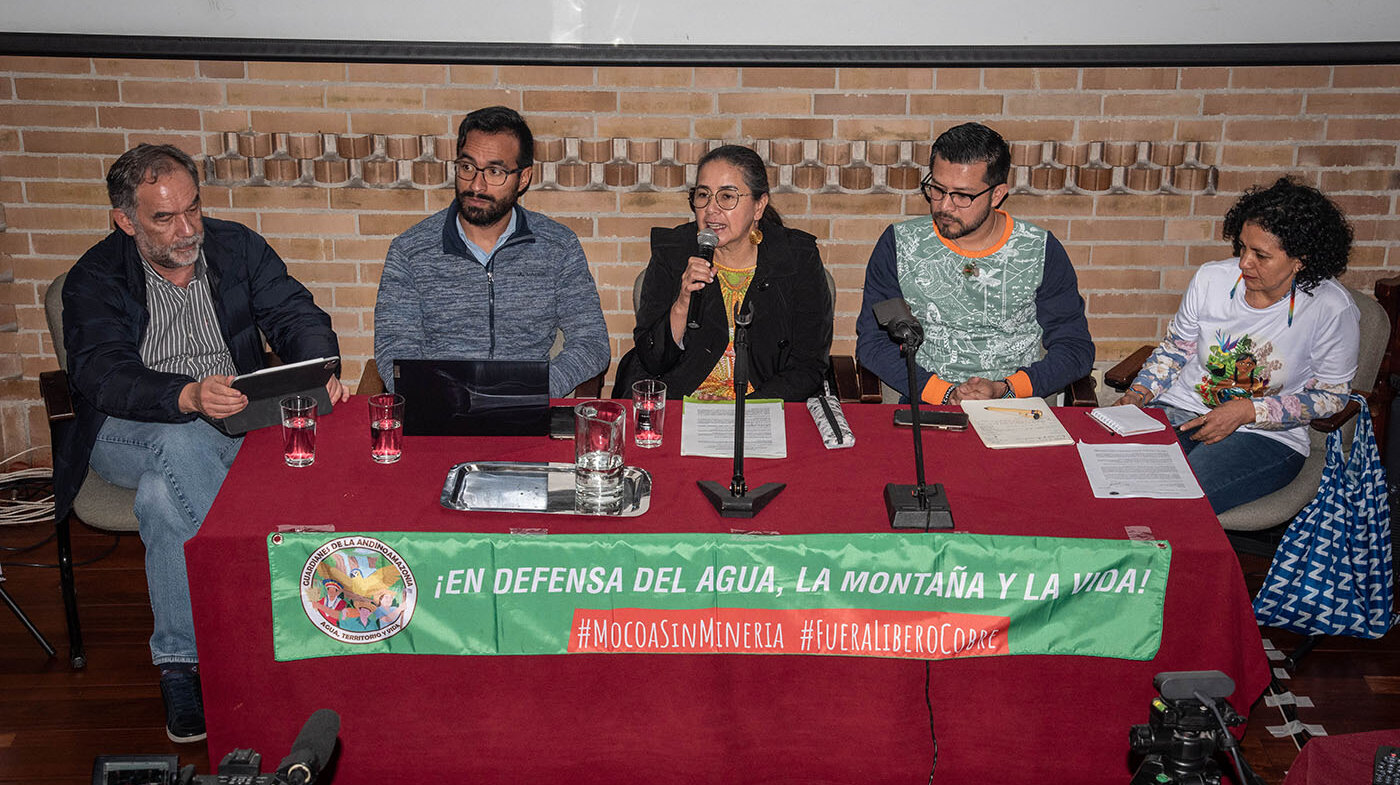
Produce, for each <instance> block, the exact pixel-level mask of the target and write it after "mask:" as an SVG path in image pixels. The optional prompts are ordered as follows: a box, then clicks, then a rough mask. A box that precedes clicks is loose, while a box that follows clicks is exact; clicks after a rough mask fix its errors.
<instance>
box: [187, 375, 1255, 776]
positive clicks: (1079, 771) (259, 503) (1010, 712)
mask: <svg viewBox="0 0 1400 785" xmlns="http://www.w3.org/2000/svg"><path fill="white" fill-rule="evenodd" d="M892 409H893V407H889V406H880V405H852V406H847V407H846V414H847V417H848V418H849V419H850V422H851V427H852V428H853V429H854V431H855V434H856V439H857V442H856V446H855V447H854V448H851V449H844V450H826V449H825V448H823V447H822V445H821V442H820V439H819V437H818V435H817V431H816V428H815V427H814V426H813V424H812V422H811V418H810V415H808V413H807V411H806V409H805V408H803V407H800V406H789V407H788V411H787V429H788V432H787V436H788V456H789V457H788V458H787V459H786V460H781V461H777V460H750V461H748V463H747V466H746V469H747V471H746V474H747V477H748V480H749V484H750V487H754V486H757V485H758V484H760V483H763V482H768V481H779V482H786V483H787V484H788V487H787V489H786V490H785V491H783V492H782V494H781V495H779V496H778V497H777V499H776V500H775V501H774V502H773V503H772V504H771V505H770V506H769V507H768V508H767V509H766V510H764V511H763V512H762V513H761V514H760V515H759V516H758V517H757V518H755V519H753V520H747V521H746V520H738V519H726V518H721V517H719V515H718V514H717V513H715V512H714V511H713V509H712V508H711V507H710V506H709V505H708V504H707V503H705V501H704V500H703V499H702V497H701V495H700V492H699V491H698V490H697V489H696V487H695V482H694V481H695V480H696V479H712V480H717V481H720V482H721V483H722V484H726V485H727V484H728V480H729V476H730V474H731V463H730V461H729V460H727V459H712V458H693V457H684V458H683V457H681V456H680V426H681V420H680V416H679V415H680V407H679V406H676V408H675V410H674V411H673V412H671V416H670V417H668V418H667V422H666V437H665V445H664V446H663V447H661V448H658V449H655V450H641V449H629V450H628V454H627V462H628V463H629V464H632V465H636V466H641V467H642V468H645V469H647V470H648V471H650V472H651V474H652V476H653V478H654V482H655V487H654V493H653V496H652V501H651V509H650V510H649V511H648V512H647V514H646V515H644V516H642V517H638V518H628V519H609V518H595V517H579V518H575V517H571V516H551V515H531V514H519V515H510V514H493V513H462V512H455V511H450V510H445V509H443V508H442V507H441V506H440V505H439V501H438V499H439V495H440V491H441V488H442V483H443V480H444V478H445V477H446V475H447V472H448V470H449V468H450V467H452V466H453V465H454V464H457V463H460V462H463V461H470V460H513V461H541V460H546V461H548V460H553V461H571V460H572V459H573V445H572V443H571V442H569V441H554V440H549V439H545V438H445V437H443V438H427V437H408V438H406V439H405V444H404V457H403V459H402V460H401V461H399V462H398V463H396V464H393V465H389V466H380V465H376V464H373V463H371V461H370V459H369V428H368V414H367V412H366V406H365V401H364V399H363V398H358V397H357V398H354V399H352V400H351V401H350V402H349V403H346V404H342V405H341V406H339V407H337V409H336V410H335V412H333V413H332V414H330V415H328V416H325V417H322V418H321V420H320V423H319V424H318V430H319V433H318V440H319V441H318V444H317V457H316V464H315V465H314V466H312V467H309V468H305V469H291V468H288V467H286V466H285V465H283V462H282V457H281V444H280V434H279V433H278V431H277V429H266V430H262V431H258V432H255V433H253V434H250V435H249V436H248V438H247V440H246V441H245V443H244V445H243V448H242V450H241V451H240V453H239V455H238V460H237V461H236V462H235V464H234V466H233V470H232V471H231V472H230V473H229V476H228V479H227V480H226V481H225V483H224V486H223V489H222V491H221V492H220V494H219V497H218V499H217V501H216V502H215V504H214V508H213V510H212V511H211V512H210V514H209V516H208V518H207V520H206V521H205V523H204V527H203V529H202V530H201V532H200V534H199V536H197V537H196V538H195V539H193V540H192V541H191V542H190V544H189V545H188V547H187V553H188V559H189V574H190V585H191V586H190V587H191V594H192V595H193V598H194V612H195V625H196V632H197V634H198V638H199V654H200V663H201V670H202V671H203V674H204V675H203V680H204V691H205V705H206V712H207V719H208V725H209V752H210V759H211V760H215V761H217V760H219V758H220V757H222V756H223V754H224V753H226V752H227V751H228V750H229V749H231V748H233V747H235V746H237V747H253V748H255V749H257V750H259V751H261V752H262V753H263V755H264V757H265V759H268V760H269V762H275V761H276V760H278V759H280V758H281V757H282V756H283V755H284V754H285V753H286V751H287V749H288V748H289V746H290V744H291V741H292V739H293V738H294V737H295V735H296V733H297V730H298V728H299V727H300V725H301V723H302V722H303V721H304V720H305V719H306V717H307V716H308V715H309V714H310V713H311V712H312V711H313V710H314V709H317V708H321V707H329V708H333V709H335V710H336V711H338V712H340V714H341V717H342V728H341V732H340V740H341V753H340V761H339V764H338V767H337V771H336V776H335V780H334V781H335V782H336V783H338V785H354V783H376V784H378V783H386V782H411V781H443V782H468V781H478V782H528V781H533V782H561V781H566V782H599V783H603V782H607V783H617V782H661V781H672V782H714V783H726V784H729V783H799V782H800V783H814V782H822V783H862V784H866V783H878V782H899V783H911V782H919V781H923V780H925V779H926V777H927V772H928V771H929V767H930V765H931V763H932V761H933V757H934V746H933V743H932V742H931V740H930V733H929V718H928V711H927V709H926V708H925V697H924V673H925V664H924V663H922V662H917V661H907V660H887V659H873V658H856V657H812V656H758V655H664V654H663V655H606V654H589V655H561V656H539V657H448V656H427V655H416V656H414V655H406V656H394V655H359V656H352V657H336V658H330V659H323V660H303V661H297V662H285V663H278V662H274V661H273V659H272V635H271V623H272V622H271V608H270V601H269V591H270V589H269V577H268V568H267V551H266V544H265V538H266V536H267V534H268V533H269V532H271V531H275V530H276V529H277V527H278V526H282V525H327V524H328V525H333V526H334V527H335V529H336V531H339V532H347V531H374V530H378V531H481V532H506V531H509V530H510V529H512V528H516V527H532V528H535V527H542V528H547V529H548V530H549V531H550V532H552V533H592V532H599V533H616V532H634V531H673V532H682V531H685V532H728V531H731V530H734V529H740V530H751V531H752V530H761V531H773V532H778V533H781V534H800V533H812V532H878V531H887V530H888V528H887V523H886V518H885V511H884V507H883V498H882V490H883V486H884V483H885V482H887V481H891V480H893V481H897V482H906V483H907V482H912V480H913V467H912V458H911V457H910V456H911V448H910V436H909V430H908V429H896V428H894V427H893V426H892V424H891V422H890V417H891V411H892ZM1057 414H1058V415H1059V417H1060V419H1061V421H1062V422H1063V423H1064V424H1065V427H1066V428H1067V429H1068V430H1069V432H1070V433H1071V434H1072V435H1074V436H1075V437H1076V438H1080V439H1083V440H1085V441H1090V442H1109V441H1112V440H1115V439H1116V437H1114V436H1112V435H1110V434H1109V433H1108V432H1107V431H1105V430H1104V429H1103V428H1101V427H1100V426H1098V425H1097V424H1096V423H1094V422H1092V421H1091V420H1090V419H1089V418H1088V416H1087V415H1086V414H1085V412H1084V410H1071V409H1062V410H1057ZM925 435H926V440H925V457H926V466H927V471H928V479H929V481H930V482H941V483H943V484H944V486H945V488H946V490H947V494H948V498H949V501H950V504H951V505H952V508H953V512H954V516H955V518H956V522H957V528H958V530H959V531H973V532H983V533H989V534H1023V535H1030V534H1036V535H1055V536H1074V537H1101V538H1119V539H1122V538H1125V537H1126V536H1127V535H1126V532H1125V527H1126V526H1139V527H1141V526H1146V527H1149V528H1150V529H1151V533H1152V535H1153V536H1154V537H1156V538H1160V539H1167V540H1170V541H1171V544H1172V549H1173V552H1172V565H1171V575H1170V577H1169V580H1168V584H1167V601H1166V610H1165V614H1166V618H1165V624H1164V633H1163V640H1162V647H1161V651H1160V652H1159V654H1158V656H1157V657H1156V659H1154V660H1153V661H1151V662H1130V661H1125V660H1112V659H1102V658H1094V657H1068V656H1061V657H1052V656H1013V657H993V658H985V659H961V660H953V661H941V662H935V663H932V664H931V666H930V667H929V673H930V674H931V678H932V684H931V686H930V688H929V691H928V695H929V698H930V700H931V701H932V704H933V725H934V730H935V731H936V733H937V739H938V747H937V749H938V763H937V773H938V778H939V781H942V782H1037V783H1096V782H1103V783H1121V782H1126V781H1127V779H1128V778H1129V777H1130V776H1131V773H1132V771H1133V769H1134V765H1135V761H1133V760H1131V759H1130V756H1129V752H1128V728H1129V726H1131V725H1132V724H1134V723H1142V722H1146V720H1147V716H1148V706H1149V702H1150V701H1151V699H1152V698H1153V696H1154V695H1155V692H1154V690H1153V688H1152V677H1153V675H1154V674H1156V673H1158V672H1159V671H1174V670H1205V669H1218V670H1222V671H1224V672H1225V673H1227V674H1229V675H1230V676H1231V677H1233V678H1234V679H1235V681H1236V685H1237V689H1236V692H1235V695H1234V696H1233V699H1232V703H1233V704H1234V705H1235V707H1236V708H1237V709H1238V710H1240V711H1241V712H1242V713H1243V712H1246V711H1248V709H1249V707H1250V706H1251V704H1252V703H1253V702H1254V701H1255V699H1256V698H1258V696H1259V695H1260V694H1261V693H1262V692H1263V690H1264V688H1265V686H1266V684H1267V681H1268V677H1269V672H1268V666H1267V663H1266V660H1265V657H1264V654H1263V648H1262V646H1261V644H1260V638H1259V632H1258V628H1257V627H1256V625H1255V622H1254V616H1253V613H1252V611H1251V608H1250V602H1249V597H1248V595H1247V594H1246V592H1245V587H1244V580H1243V578H1242V576H1241V573H1240V568H1239V565H1238V562H1237V561H1236V558H1235V555H1234V553H1233V552H1232V551H1231V550H1230V547H1229V544H1228V542H1227V540H1226V538H1225V536H1224V534H1223V532H1222V531H1221V529H1220V526H1219V524H1218V522H1217V521H1216V519H1215V516H1214V515H1213V514H1212V513H1211V510H1210V506H1209V505H1208V504H1207V503H1206V502H1205V501H1204V500H1203V499H1196V500H1188V501H1162V500H1134V499H1115V500H1097V499H1094V498H1093V495H1092V494H1091V492H1090V490H1089V485H1088V481H1087V480H1086V479H1085V477H1084V472H1083V469H1082V468H1081V467H1080V462H1079V458H1078V456H1077V454H1076V452H1075V449H1074V448H1073V447H1044V448H1034V449H1021V450H999V451H991V450H988V449H986V448H985V447H983V446H982V443H981V441H980V440H979V439H978V437H977V435H976V434H975V433H974V432H972V431H967V432H964V433H949V432H942V431H934V432H928V431H926V432H925ZM1171 438H1172V437H1171V435H1170V433H1167V432H1163V433H1159V434H1153V435H1149V436H1147V437H1139V439H1140V440H1142V441H1156V442H1165V441H1168V440H1170V439H1171ZM930 536H947V535H936V534H935V535H930ZM953 536H955V535H953Z"/></svg>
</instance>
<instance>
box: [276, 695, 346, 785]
mask: <svg viewBox="0 0 1400 785" xmlns="http://www.w3.org/2000/svg"><path fill="white" fill-rule="evenodd" d="M339 733H340V715H339V714H336V713H335V712H334V711H332V710H330V709H318V710H317V711H316V712H315V713H313V714H312V715H311V717H310V718H309V719H307V720H306V724H305V725H303V726H301V733H298V734H297V740H296V741H294V742H292V751H291V752H289V753H287V757H285V758H283V759H282V765H280V766H278V767H277V779H276V781H277V782H278V783H287V785H311V783H314V782H315V781H316V778H317V777H318V776H320V774H321V770H322V769H324V768H325V767H326V764H327V763H328V762H330V758H331V753H332V752H334V751H335V737H336V736H337V735H338V734H339Z"/></svg>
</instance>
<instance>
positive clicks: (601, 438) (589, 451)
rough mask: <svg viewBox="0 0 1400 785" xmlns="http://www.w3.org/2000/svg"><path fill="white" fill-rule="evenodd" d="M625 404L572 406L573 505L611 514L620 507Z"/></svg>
mask: <svg viewBox="0 0 1400 785" xmlns="http://www.w3.org/2000/svg"><path fill="white" fill-rule="evenodd" d="M626 433H627V407H626V406H624V405H623V404H622V403H620V402H618V401H584V402H583V403H580V404H578V405H576V406H575V407H574V490H575V496H574V501H575V508H576V509H577V510H578V511H580V512H587V513H598V514H603V515H607V514H611V513H615V512H617V511H619V510H620V509H622V455H623V439H624V438H625V436H626Z"/></svg>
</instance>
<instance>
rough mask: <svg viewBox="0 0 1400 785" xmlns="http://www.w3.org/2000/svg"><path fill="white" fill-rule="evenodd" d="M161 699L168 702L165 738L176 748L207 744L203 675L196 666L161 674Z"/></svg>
mask: <svg viewBox="0 0 1400 785" xmlns="http://www.w3.org/2000/svg"><path fill="white" fill-rule="evenodd" d="M160 697H161V699H162V700H164V701H165V735H167V736H169V737H170V740H171V741H173V742H175V743H176V744H183V743H186V742H191V741H203V740H204V737H205V733H204V695H203V693H202V692H201V691H200V685H199V671H198V670H197V669H196V668H195V667H194V666H192V665H176V666H173V667H169V668H165V669H163V670H161V672H160Z"/></svg>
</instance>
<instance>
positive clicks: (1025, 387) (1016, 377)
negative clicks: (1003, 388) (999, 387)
mask: <svg viewBox="0 0 1400 785" xmlns="http://www.w3.org/2000/svg"><path fill="white" fill-rule="evenodd" d="M1006 383H1007V384H1009V385H1011V390H1012V392H1014V393H1016V397H1017V398H1029V397H1031V396H1032V395H1033V394H1034V393H1035V390H1034V389H1032V388H1031V377H1030V376H1029V375H1028V374H1027V373H1026V372H1025V371H1017V372H1016V373H1013V374H1011V375H1010V376H1008V377H1006Z"/></svg>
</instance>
